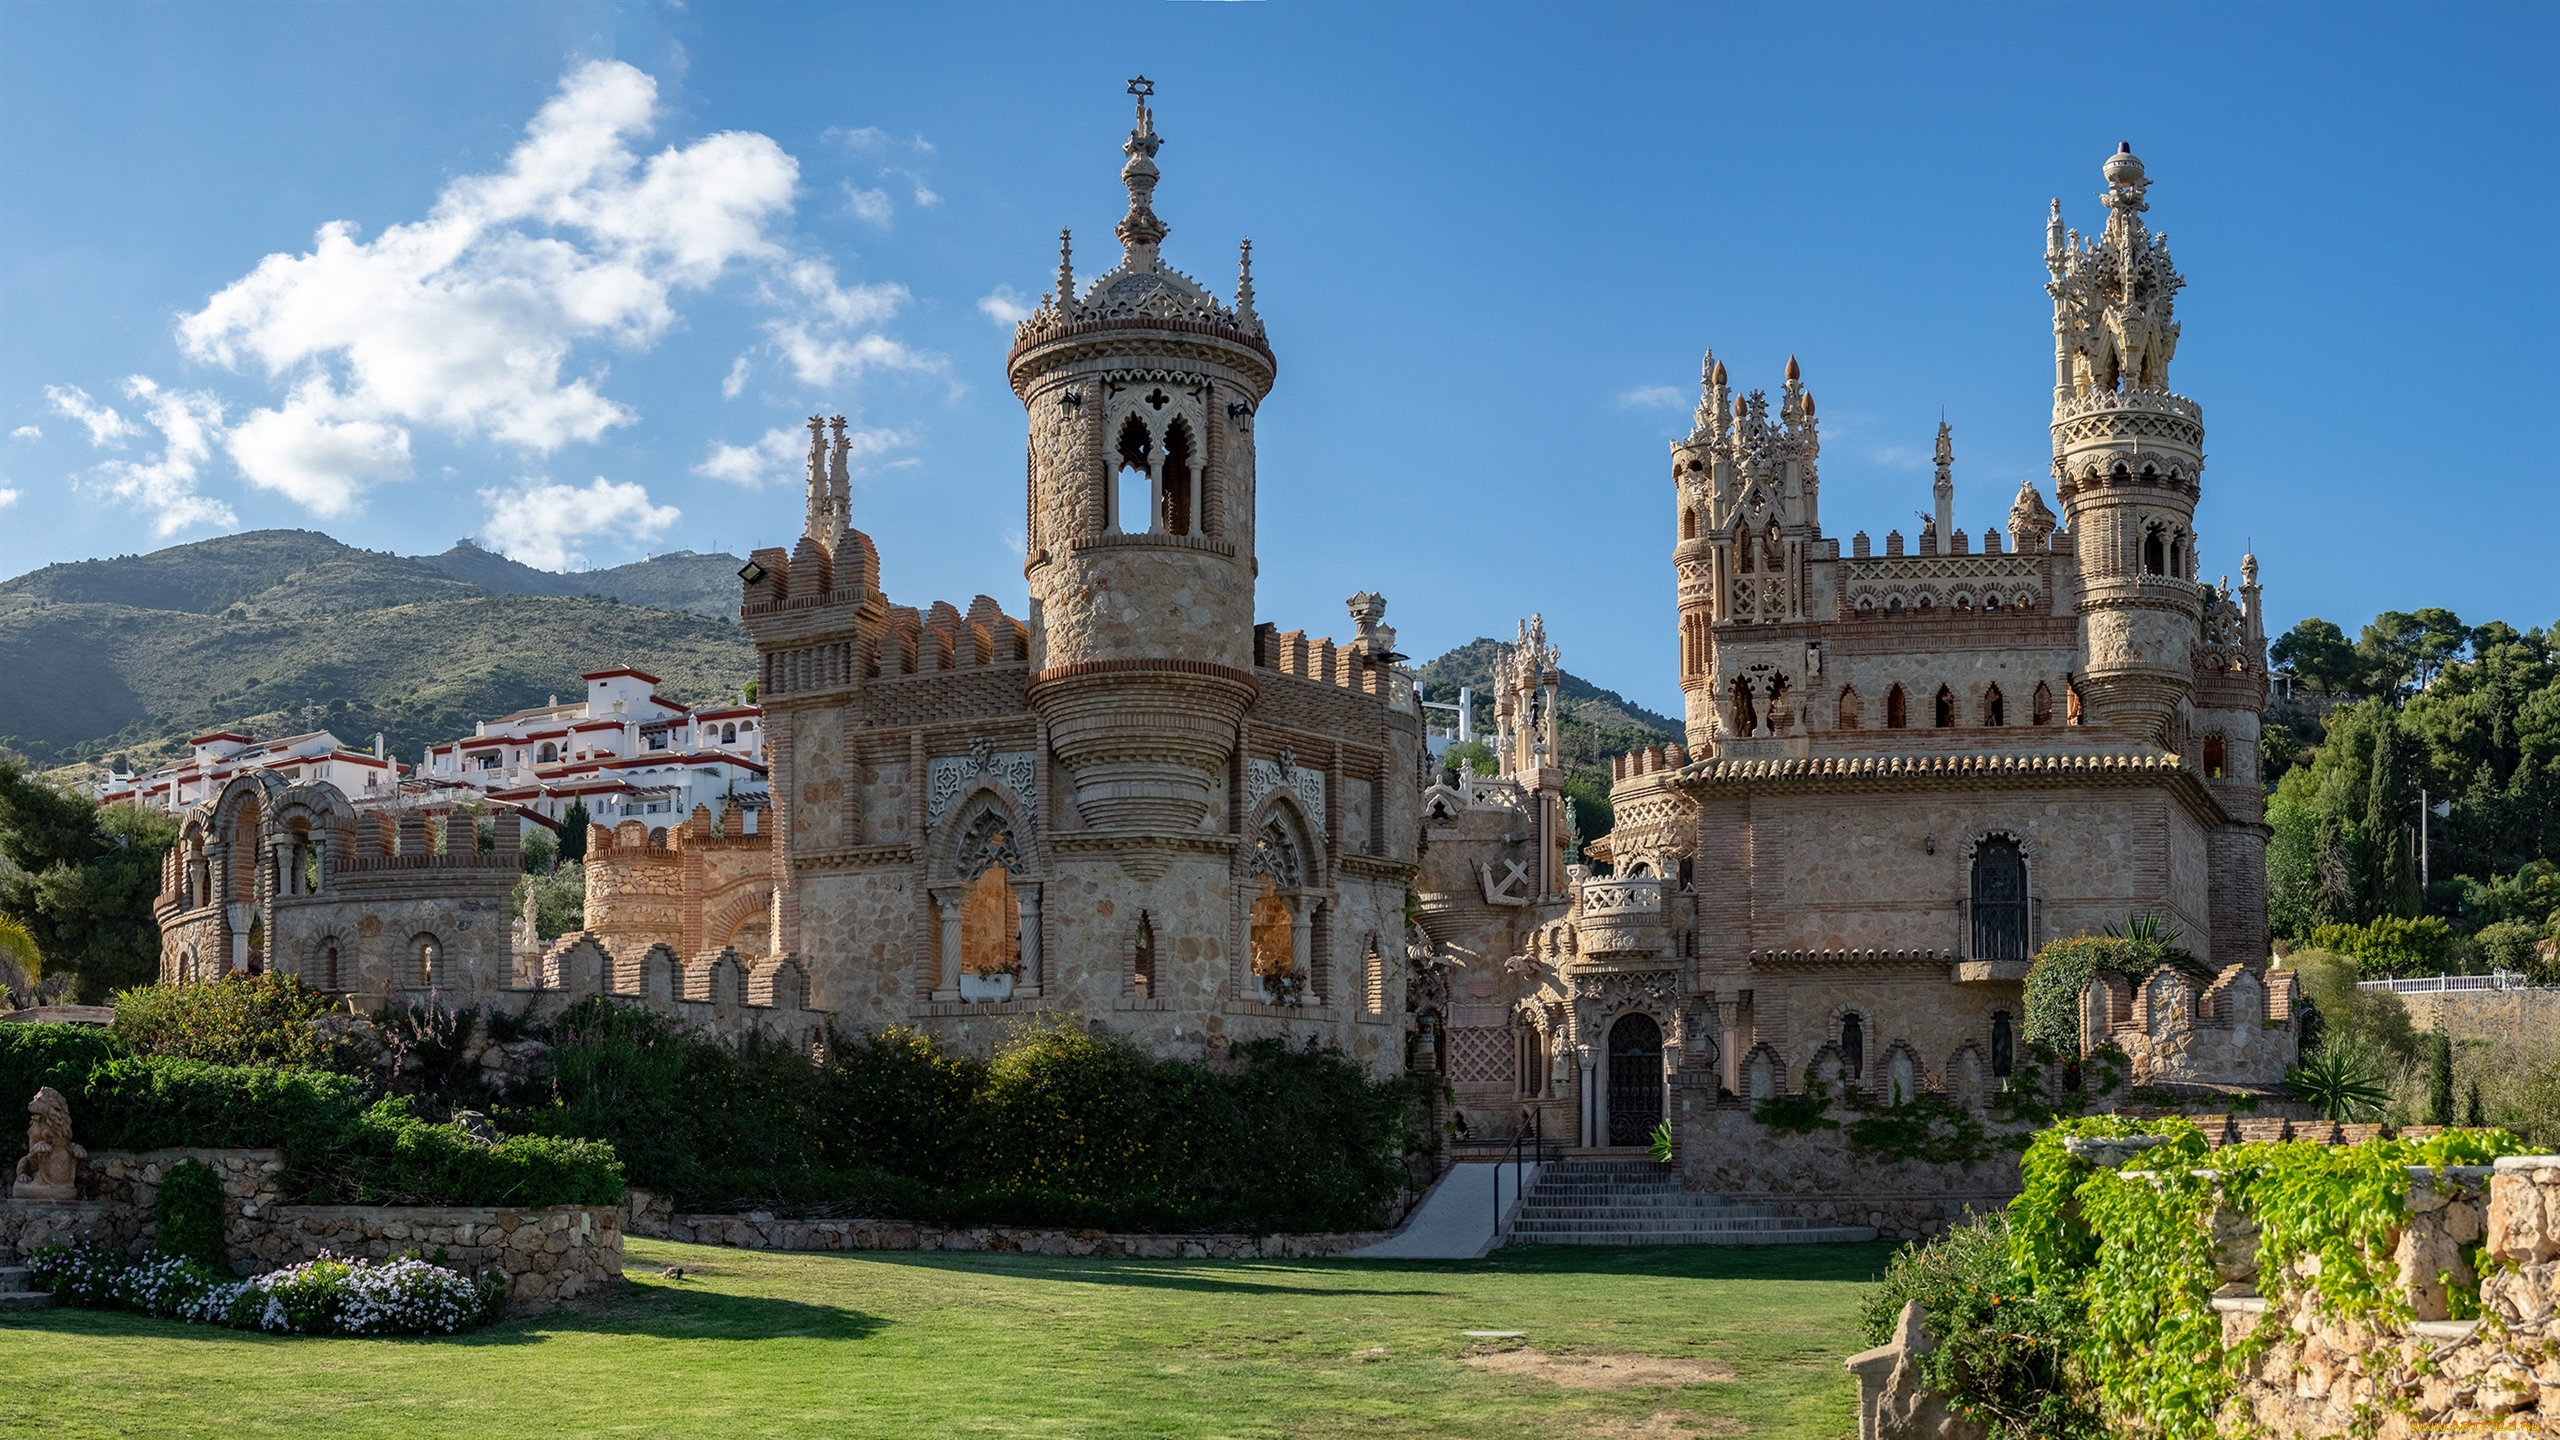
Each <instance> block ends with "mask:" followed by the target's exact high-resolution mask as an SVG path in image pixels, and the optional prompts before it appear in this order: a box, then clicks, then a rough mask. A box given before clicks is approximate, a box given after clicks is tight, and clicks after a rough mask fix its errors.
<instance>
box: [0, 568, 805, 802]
mask: <svg viewBox="0 0 2560 1440" xmlns="http://www.w3.org/2000/svg"><path fill="white" fill-rule="evenodd" d="M470 548H472V547H457V549H463V550H468V549H470ZM479 554H480V555H481V556H483V557H485V558H486V559H487V560H489V561H492V562H495V564H496V565H499V566H512V565H514V563H515V562H513V561H508V560H503V559H501V558H500V557H497V556H494V555H488V554H487V552H485V551H483V552H479ZM452 558H454V557H453V552H447V554H446V555H444V556H435V557H429V558H424V559H410V558H404V557H402V556H397V555H385V554H381V553H379V552H376V551H370V550H359V549H356V548H355V547H353V546H349V545H342V544H340V543H339V542H337V541H335V540H332V539H330V538H329V537H328V536H326V535H321V534H318V533H316V532H312V531H307V530H264V531H251V532H248V533H245V534H239V535H226V536H223V537H220V538H218V539H214V540H206V541H200V542H197V543H195V544H190V545H178V546H173V547H171V548H169V549H167V550H160V551H155V552H153V553H151V554H148V555H132V556H119V557H116V558H114V559H108V560H89V561H82V562H79V563H77V564H68V565H49V566H46V567H45V568H44V569H41V570H36V571H31V572H29V573H28V574H25V575H21V576H19V577H17V578H16V579H13V580H10V581H8V582H6V583H0V676H5V677H6V681H5V683H0V746H6V747H8V748H10V749H13V750H16V751H19V752H21V753H24V754H25V755H27V756H28V758H30V759H32V760H34V761H36V762H37V763H39V764H44V765H65V764H72V763H77V762H81V761H88V760H95V759H99V758H102V757H104V756H107V755H109V754H125V755H128V756H130V757H131V758H132V759H133V760H135V761H136V762H138V763H156V762H157V761H158V760H160V759H162V758H165V757H167V756H170V755H173V754H175V753H178V751H179V750H180V749H181V748H182V746H183V744H184V742H185V740H186V739H187V737H188V736H190V735H198V734H202V733H204V732H206V731H208V730H217V729H241V730H247V731H249V732H251V733H253V734H259V735H281V734H292V733H296V732H299V731H303V730H310V729H320V728H326V729H330V730H334V731H336V732H337V734H338V736H339V738H340V739H342V740H344V741H346V742H347V743H349V744H351V745H361V744H364V743H366V742H367V741H368V740H369V739H370V737H371V736H372V735H373V734H374V732H376V731H381V732H384V733H385V735H386V736H387V738H388V740H389V743H390V745H391V748H392V750H393V752H394V753H396V754H399V755H401V756H404V757H407V758H409V759H412V760H414V759H415V757H416V756H417V754H418V752H419V751H420V750H421V749H422V748H423V747H424V746H426V745H427V744H429V743H432V742H436V741H442V740H448V739H451V738H453V737H455V736H457V735H461V734H465V733H467V732H468V731H469V730H470V728H471V726H472V724H473V723H474V722H476V721H479V720H483V719H487V718H489V717H491V716H495V715H502V714H505V713H506V712H508V711H510V710H518V709H522V708H525V707H526V706H530V705H538V704H541V703H543V702H544V701H545V700H546V699H547V698H548V697H549V696H552V695H555V694H564V693H570V692H574V691H575V690H576V689H577V685H578V676H579V675H580V674H581V673H582V672H584V671H588V670H594V669H599V668H601V667H603V666H607V665H618V664H631V665H637V666H639V667H640V668H642V669H644V670H647V671H649V672H650V673H651V674H654V675H658V676H660V677H662V678H663V679H664V681H665V684H664V685H663V687H662V688H663V689H664V691H665V692H666V693H667V694H669V695H670V696H672V697H675V698H677V699H682V700H686V701H692V702H700V701H710V700H717V699H721V698H724V697H726V696H728V695H731V694H733V693H735V691H736V690H737V688H738V687H739V686H741V685H743V684H744V683H745V682H746V680H747V679H748V677H749V676H750V675H752V674H753V673H754V664H755V651H754V647H753V646H752V645H751V644H750V643H749V642H748V640H747V636H746V632H745V631H744V630H743V629H741V628H740V627H739V626H738V625H737V624H736V623H735V622H734V621H731V620H726V619H720V618H714V617H712V616H710V615H707V614H703V613H688V609H680V608H667V609H662V608H656V607H654V606H648V605H641V604H635V603H626V602H625V601H624V600H622V599H617V598H615V597H614V595H613V594H611V593H608V592H605V591H603V590H597V591H596V592H595V593H593V594H588V593H584V592H585V591H586V590H588V589H589V588H591V587H589V585H588V584H587V582H589V581H590V580H593V579H595V578H597V577H613V578H612V579H611V580H610V582H609V583H611V584H612V585H613V586H614V589H615V590H617V591H620V592H623V593H625V594H629V595H655V596H663V597H665V598H667V599H668V600H671V601H684V602H689V607H691V608H698V607H701V606H704V605H706V604H707V595H708V585H707V582H706V581H705V580H704V579H703V578H702V577H703V576H704V575H705V574H706V573H707V572H709V571H710V570H711V569H713V568H715V567H717V566H720V565H722V564H724V563H725V564H726V566H727V569H728V570H730V571H734V570H735V568H736V563H737V562H734V561H727V560H726V557H720V556H695V555H691V554H689V553H687V554H685V555H681V556H672V557H664V558H663V559H662V560H660V561H644V562H641V563H639V564H636V565H626V566H617V567H615V569H614V570H610V571H598V572H593V573H592V574H590V575H576V576H551V577H550V578H551V579H552V580H554V581H557V582H560V583H562V584H564V585H568V586H573V587H575V588H574V589H573V590H572V591H571V593H568V594H560V593H535V594H527V593H521V592H517V591H508V592H505V593H500V592H499V591H498V588H497V587H496V586H495V585H490V584H483V583H480V582H479V581H477V580H474V579H472V578H468V577H467V576H466V575H457V574H455V573H452V571H451V570H450V569H449V568H447V566H446V565H444V564H443V563H441V562H443V561H446V560H448V559H452ZM465 558H466V559H467V557H465ZM457 563H460V562H457ZM516 568H517V569H521V570H526V571H527V573H529V574H531V575H535V576H542V575H545V574H547V573H548V572H544V571H539V570H530V569H529V567H522V566H517V567H516ZM489 577H490V578H491V579H501V580H502V579H505V578H509V577H508V576H507V575H506V572H503V571H498V570H495V569H491V570H490V571H489ZM512 578H514V579H515V580H517V581H518V582H519V583H534V582H524V581H522V577H512ZM728 583H729V585H730V586H731V587H732V588H731V592H730V593H731V595H732V596H733V597H734V594H735V590H734V587H735V585H736V583H737V582H736V579H735V577H734V574H732V575H731V576H730V577H729V580H728ZM729 603H730V604H731V605H734V603H735V601H734V598H733V599H732V600H731V601H730V602H729Z"/></svg>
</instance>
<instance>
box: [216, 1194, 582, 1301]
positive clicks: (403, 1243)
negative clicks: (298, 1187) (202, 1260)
mask: <svg viewBox="0 0 2560 1440" xmlns="http://www.w3.org/2000/svg"><path fill="white" fill-rule="evenodd" d="M323 1250H326V1251H328V1252H330V1253H331V1254H333V1255H340V1256H348V1257H361V1258H363V1259H368V1260H383V1259H388V1258H390V1257H392V1256H394V1255H399V1254H403V1253H406V1252H408V1251H411V1250H416V1251H420V1252H422V1253H423V1254H425V1255H426V1257H427V1258H428V1259H430V1260H433V1261H436V1262H437V1263H439V1264H442V1265H446V1266H450V1267H451V1268H453V1269H455V1270H459V1271H461V1272H462V1273H463V1274H465V1275H477V1274H479V1273H480V1272H482V1271H484V1270H492V1269H494V1270H499V1271H502V1272H504V1273H505V1275H506V1277H507V1310H508V1312H509V1313H510V1314H517V1313H522V1312H526V1311H533V1310H545V1309H549V1308H551V1307H552V1306H555V1305H562V1304H567V1303H569V1302H570V1301H573V1300H579V1299H585V1298H592V1297H593V1296H595V1295H598V1294H600V1293H602V1292H604V1291H606V1290H608V1289H610V1288H611V1287H613V1286H614V1285H616V1284H619V1283H620V1282H621V1279H622V1210H621V1208H620V1207H619V1206H609V1205H593V1206H590V1205H559V1206H554V1207H552V1208H550V1209H547V1210H529V1209H525V1208H523V1207H521V1206H465V1205H455V1206H441V1205H438V1206H428V1205H416V1206H411V1205H283V1206H278V1207H276V1208H275V1210H274V1211H273V1213H272V1214H271V1216H269V1217H268V1219H267V1223H266V1224H265V1225H263V1226H261V1227H260V1228H259V1231H258V1233H257V1234H256V1235H254V1236H253V1237H252V1239H251V1241H250V1243H249V1247H248V1252H249V1254H248V1258H249V1259H250V1261H251V1262H252V1263H251V1265H250V1267H249V1269H250V1272H251V1273H255V1272H260V1271H267V1270H274V1269H278V1268H281V1267H283V1266H286V1265H296V1264H300V1263H301V1262H302V1261H305V1260H309V1259H312V1258H313V1257H315V1256H317V1255H318V1254H319V1253H320V1252H321V1251H323Z"/></svg>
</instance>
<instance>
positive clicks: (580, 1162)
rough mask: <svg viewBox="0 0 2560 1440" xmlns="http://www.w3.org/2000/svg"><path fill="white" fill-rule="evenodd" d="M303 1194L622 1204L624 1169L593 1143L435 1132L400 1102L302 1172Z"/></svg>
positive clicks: (379, 1201) (331, 1198) (383, 1105)
mask: <svg viewBox="0 0 2560 1440" xmlns="http://www.w3.org/2000/svg"><path fill="white" fill-rule="evenodd" d="M296 1178H297V1179H298V1180H299V1182H300V1184H299V1186H298V1187H297V1188H299V1189H300V1190H301V1191H302V1192H303V1193H304V1194H305V1195H307V1196H308V1197H309V1198H310V1199H312V1200H314V1201H317V1202H320V1203H334V1204H342V1205H525V1206H533V1207H541V1206H545V1205H618V1204H620V1203H622V1199H623V1186H622V1163H621V1161H620V1160H618V1159H616V1158H615V1156H614V1153H613V1147H612V1146H610V1145H607V1144H604V1143H602V1142H600V1141H595V1140H571V1139H562V1138H559V1137H556V1136H549V1135H510V1136H508V1137H506V1138H504V1139H502V1140H499V1141H497V1142H496V1143H494V1144H492V1143H490V1142H488V1141H485V1140H476V1139H473V1138H472V1137H471V1135H470V1134H469V1133H468V1132H466V1131H465V1130H463V1129H462V1127H460V1126H458V1125H451V1124H446V1125H434V1124H429V1123H428V1122H426V1121H424V1120H421V1119H419V1118H418V1117H416V1116H415V1115H413V1114H411V1113H410V1110H409V1101H408V1100H407V1099H406V1098H403V1097H398V1096H394V1097H392V1098H390V1099H386V1100H382V1101H380V1102H378V1103H376V1104H375V1105H374V1106H373V1107H372V1108H371V1109H368V1110H366V1111H365V1112H364V1113H363V1114H361V1115H359V1116H357V1117H356V1118H355V1120H354V1122H353V1123H352V1124H350V1125H348V1126H347V1127H346V1129H344V1130H343V1131H341V1132H340V1133H339V1135H338V1138H337V1143H336V1144H335V1145H334V1146H333V1147H332V1149H331V1150H330V1151H329V1152H328V1153H327V1154H326V1155H324V1156H318V1157H313V1158H311V1159H310V1160H309V1161H307V1162H306V1163H305V1164H304V1165H302V1166H301V1167H300V1172H299V1174H298V1175H297V1177H296Z"/></svg>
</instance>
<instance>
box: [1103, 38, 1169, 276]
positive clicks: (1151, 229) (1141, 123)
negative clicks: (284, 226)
mask: <svg viewBox="0 0 2560 1440" xmlns="http://www.w3.org/2000/svg"><path fill="white" fill-rule="evenodd" d="M1129 93H1130V94H1132V95H1135V96H1136V97H1138V123H1137V127H1136V128H1135V129H1133V130H1131V131H1130V132H1129V139H1128V141H1127V143H1125V144H1123V145H1122V146H1121V147H1120V153H1122V154H1124V155H1126V156H1128V157H1129V163H1128V164H1126V165H1123V166H1121V167H1120V182H1121V183H1122V184H1124V185H1126V186H1128V187H1129V213H1128V214H1127V215H1124V216H1122V217H1121V219H1120V223H1119V225H1118V226H1116V227H1115V228H1114V230H1113V232H1112V233H1114V234H1116V235H1118V236H1119V237H1120V245H1121V249H1122V251H1123V260H1122V263H1123V264H1127V265H1130V266H1132V267H1134V266H1136V265H1137V264H1138V262H1139V261H1141V260H1144V261H1146V262H1148V264H1149V267H1150V268H1152V266H1153V262H1154V259H1155V251H1156V246H1158V245H1160V244H1162V243H1164V237H1165V236H1166V234H1168V233H1169V231H1170V227H1169V226H1167V225H1166V224H1165V223H1164V222H1163V221H1161V220H1159V219H1157V218H1156V212H1155V204H1154V201H1155V193H1156V180H1157V178H1158V177H1159V176H1161V175H1162V173H1163V172H1162V171H1159V170H1158V169H1156V151H1157V150H1159V149H1161V148H1162V147H1163V145H1164V140H1163V138H1162V137H1160V136H1158V135H1157V134H1156V116H1155V112H1154V111H1153V110H1150V109H1148V108H1147V97H1148V96H1150V95H1153V94H1155V93H1156V82H1154V81H1153V80H1150V79H1148V78H1147V77H1146V76H1144V75H1140V76H1138V77H1137V78H1135V79H1133V80H1131V81H1130V82H1129Z"/></svg>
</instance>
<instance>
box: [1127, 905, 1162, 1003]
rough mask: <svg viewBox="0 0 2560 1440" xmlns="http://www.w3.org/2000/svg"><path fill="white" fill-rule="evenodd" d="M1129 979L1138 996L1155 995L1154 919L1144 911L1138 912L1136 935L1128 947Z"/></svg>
mask: <svg viewBox="0 0 2560 1440" xmlns="http://www.w3.org/2000/svg"><path fill="white" fill-rule="evenodd" d="M1129 979H1130V982H1131V983H1132V984H1134V985H1135V986H1136V987H1137V989H1138V993H1139V994H1141V995H1152V994H1154V993H1155V988H1156V918H1155V916H1153V915H1151V914H1149V913H1147V912H1146V911H1144V910H1141V911H1139V912H1138V935H1137V939H1136V941H1135V942H1134V943H1133V944H1132V945H1131V947H1130V958H1129Z"/></svg>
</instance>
